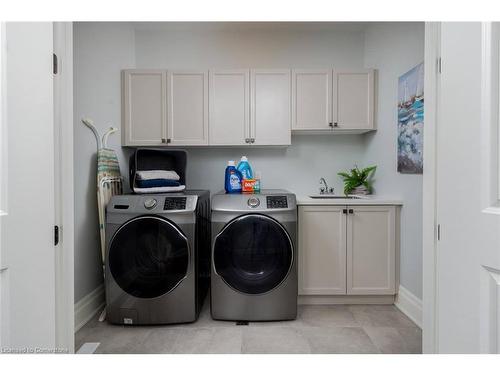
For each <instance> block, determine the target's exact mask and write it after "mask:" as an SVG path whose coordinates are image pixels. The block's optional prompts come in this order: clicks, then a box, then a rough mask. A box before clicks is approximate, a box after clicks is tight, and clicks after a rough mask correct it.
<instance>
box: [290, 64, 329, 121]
mask: <svg viewBox="0 0 500 375" xmlns="http://www.w3.org/2000/svg"><path fill="white" fill-rule="evenodd" d="M331 122H332V71H331V70H330V69H327V70H320V69H300V70H299V69H295V70H294V71H293V73H292V130H324V129H329V128H330V123H331Z"/></svg>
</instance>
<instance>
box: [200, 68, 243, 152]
mask: <svg viewBox="0 0 500 375" xmlns="http://www.w3.org/2000/svg"><path fill="white" fill-rule="evenodd" d="M249 75H250V71H249V70H248V69H238V70H211V71H210V77H209V92H210V94H209V95H210V104H209V106H210V110H209V143H210V145H245V144H247V143H248V142H246V140H248V139H249V138H250V116H249V105H250V86H249Z"/></svg>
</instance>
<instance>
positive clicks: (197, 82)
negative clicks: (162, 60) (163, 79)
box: [167, 70, 208, 145]
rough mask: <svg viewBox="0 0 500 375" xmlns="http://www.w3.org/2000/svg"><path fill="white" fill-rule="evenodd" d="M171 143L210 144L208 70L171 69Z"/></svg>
mask: <svg viewBox="0 0 500 375" xmlns="http://www.w3.org/2000/svg"><path fill="white" fill-rule="evenodd" d="M167 84H168V90H167V100H168V102H167V103H168V104H167V109H168V117H167V129H168V131H167V143H168V144H171V145H207V144H208V72H207V71H203V70H202V71H194V70H169V71H168V74H167Z"/></svg>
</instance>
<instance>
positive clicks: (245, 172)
mask: <svg viewBox="0 0 500 375" xmlns="http://www.w3.org/2000/svg"><path fill="white" fill-rule="evenodd" d="M237 169H238V170H239V171H240V172H241V175H242V176H243V178H244V179H245V180H249V179H251V178H253V172H252V167H251V166H250V163H249V162H248V158H247V157H246V156H242V157H241V160H240V162H239V163H238V168H237Z"/></svg>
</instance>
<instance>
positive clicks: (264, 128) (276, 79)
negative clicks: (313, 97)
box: [250, 69, 292, 146]
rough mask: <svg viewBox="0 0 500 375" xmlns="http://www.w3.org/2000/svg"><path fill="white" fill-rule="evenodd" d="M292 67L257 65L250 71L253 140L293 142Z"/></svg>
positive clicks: (283, 143)
mask: <svg viewBox="0 0 500 375" xmlns="http://www.w3.org/2000/svg"><path fill="white" fill-rule="evenodd" d="M291 93H292V91H291V77H290V69H253V70H252V71H251V73H250V97H251V100H250V142H251V143H252V144H255V145H271V146H272V145H277V146H282V145H283V146H288V145H290V144H291V122H292V119H291V114H292V113H291V102H292V100H291Z"/></svg>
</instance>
